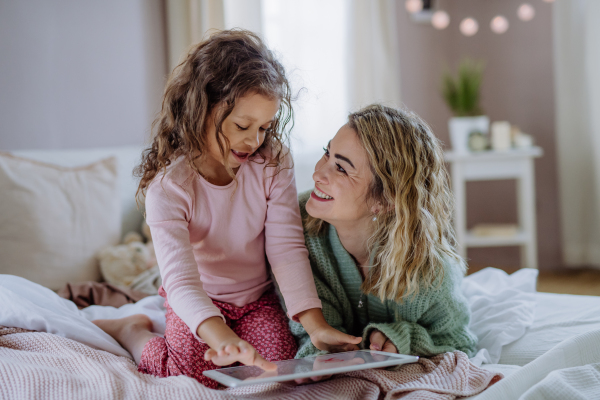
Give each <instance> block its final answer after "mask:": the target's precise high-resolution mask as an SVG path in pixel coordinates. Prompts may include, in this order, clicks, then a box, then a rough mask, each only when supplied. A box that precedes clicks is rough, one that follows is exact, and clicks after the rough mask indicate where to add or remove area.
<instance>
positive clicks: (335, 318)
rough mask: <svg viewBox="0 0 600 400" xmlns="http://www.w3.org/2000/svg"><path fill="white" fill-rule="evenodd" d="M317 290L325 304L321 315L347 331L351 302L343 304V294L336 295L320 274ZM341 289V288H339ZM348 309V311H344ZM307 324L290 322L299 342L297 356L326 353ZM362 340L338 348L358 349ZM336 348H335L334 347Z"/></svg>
mask: <svg viewBox="0 0 600 400" xmlns="http://www.w3.org/2000/svg"><path fill="white" fill-rule="evenodd" d="M314 281H315V284H316V287H317V292H318V294H319V298H320V299H321V303H322V304H323V308H322V313H321V316H323V317H324V318H325V321H326V322H327V325H329V326H331V327H332V328H334V329H335V330H337V331H339V332H342V333H344V334H345V333H347V330H346V326H352V322H353V321H352V314H351V312H348V310H349V304H343V303H342V302H343V301H344V300H343V299H340V297H342V296H336V295H335V294H334V292H333V291H332V289H331V288H330V287H329V286H328V285H326V284H325V283H324V282H323V281H322V280H321V279H319V277H318V276H315V278H314ZM338 289H340V288H338ZM344 311H346V312H344ZM305 327H306V325H304V326H303V324H300V323H298V322H294V321H292V322H290V328H291V330H292V333H293V334H294V336H295V337H296V339H297V340H298V342H299V347H298V353H297V354H296V358H303V357H306V356H313V355H319V354H323V353H325V351H324V350H323V349H320V348H317V347H316V346H315V345H314V343H313V341H312V340H311V335H310V334H309V332H307V330H308V329H305ZM359 343H360V342H355V343H352V344H350V345H345V346H343V347H342V348H339V347H338V349H337V350H341V351H351V350H358V344H359ZM334 350H335V349H334Z"/></svg>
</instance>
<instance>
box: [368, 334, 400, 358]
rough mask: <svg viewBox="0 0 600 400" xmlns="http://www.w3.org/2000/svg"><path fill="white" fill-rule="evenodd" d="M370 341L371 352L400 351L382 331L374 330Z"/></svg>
mask: <svg viewBox="0 0 600 400" xmlns="http://www.w3.org/2000/svg"><path fill="white" fill-rule="evenodd" d="M369 341H370V342H371V346H369V348H370V349H371V350H377V351H385V352H388V353H398V349H396V346H394V343H392V342H391V340H390V339H388V338H387V337H386V336H385V335H384V334H383V333H381V331H378V330H374V331H373V332H371V335H370V336H369Z"/></svg>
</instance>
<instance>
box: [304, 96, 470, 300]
mask: <svg viewBox="0 0 600 400" xmlns="http://www.w3.org/2000/svg"><path fill="white" fill-rule="evenodd" d="M348 126H349V127H350V128H352V129H353V130H354V131H355V132H356V134H357V135H358V138H359V140H360V142H361V143H362V145H363V147H364V149H365V150H366V152H367V155H368V159H369V164H370V166H371V172H372V173H373V180H372V182H371V184H370V188H369V192H368V193H367V199H368V200H367V201H368V202H373V201H376V202H379V203H381V204H382V205H384V206H383V207H382V209H381V210H380V211H379V214H378V215H376V217H377V220H376V221H375V222H374V224H375V228H374V232H373V234H372V235H371V237H370V239H369V241H368V247H369V250H370V251H371V252H372V251H375V254H374V258H373V260H374V261H373V264H374V265H373V266H372V269H371V273H370V277H369V278H368V279H365V281H364V282H363V285H362V287H361V290H362V291H363V292H365V293H367V294H372V295H374V296H377V297H379V298H380V299H382V300H387V299H389V300H394V301H402V300H404V299H406V298H408V297H410V296H413V295H416V294H417V293H418V292H419V290H420V289H426V288H429V287H431V286H433V285H435V284H436V282H437V283H438V284H439V283H441V281H442V279H443V274H444V265H445V264H447V263H449V262H451V263H453V264H455V265H456V267H457V268H461V269H462V270H463V272H464V270H465V268H466V267H465V263H464V261H463V260H462V258H461V257H460V256H459V255H458V254H457V252H456V250H455V247H454V246H455V239H454V231H453V229H452V223H451V220H452V212H453V204H454V202H453V197H452V193H451V191H450V188H449V185H448V173H447V171H446V168H445V166H444V157H443V153H442V149H441V145H440V142H439V140H438V139H437V138H436V137H435V136H434V134H433V132H432V131H431V128H430V127H429V126H428V125H427V124H426V123H425V122H424V121H423V120H422V119H421V118H420V117H419V116H417V115H416V114H414V113H412V112H410V111H406V110H399V109H395V108H391V107H386V106H383V105H379V104H374V105H370V106H368V107H365V108H363V109H361V110H360V111H357V112H355V113H352V114H350V115H349V117H348ZM325 226H326V223H325V222H324V221H322V220H320V219H316V218H313V217H310V216H309V217H308V218H307V220H306V221H305V228H306V229H307V231H308V233H309V234H312V235H318V234H321V233H323V231H324V229H325Z"/></svg>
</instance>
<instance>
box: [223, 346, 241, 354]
mask: <svg viewBox="0 0 600 400" xmlns="http://www.w3.org/2000/svg"><path fill="white" fill-rule="evenodd" d="M225 351H226V352H227V354H229V355H232V356H237V355H238V353H239V352H240V350H239V348H238V347H237V346H235V345H233V344H228V345H227V347H225Z"/></svg>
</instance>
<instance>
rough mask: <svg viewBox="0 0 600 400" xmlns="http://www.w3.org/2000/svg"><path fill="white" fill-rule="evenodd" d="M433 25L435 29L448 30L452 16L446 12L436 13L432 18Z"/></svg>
mask: <svg viewBox="0 0 600 400" xmlns="http://www.w3.org/2000/svg"><path fill="white" fill-rule="evenodd" d="M431 25H433V27H434V28H435V29H440V30H441V29H446V28H447V27H448V25H450V16H449V15H448V13H447V12H446V11H441V10H440V11H436V12H434V13H433V15H432V16H431Z"/></svg>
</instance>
